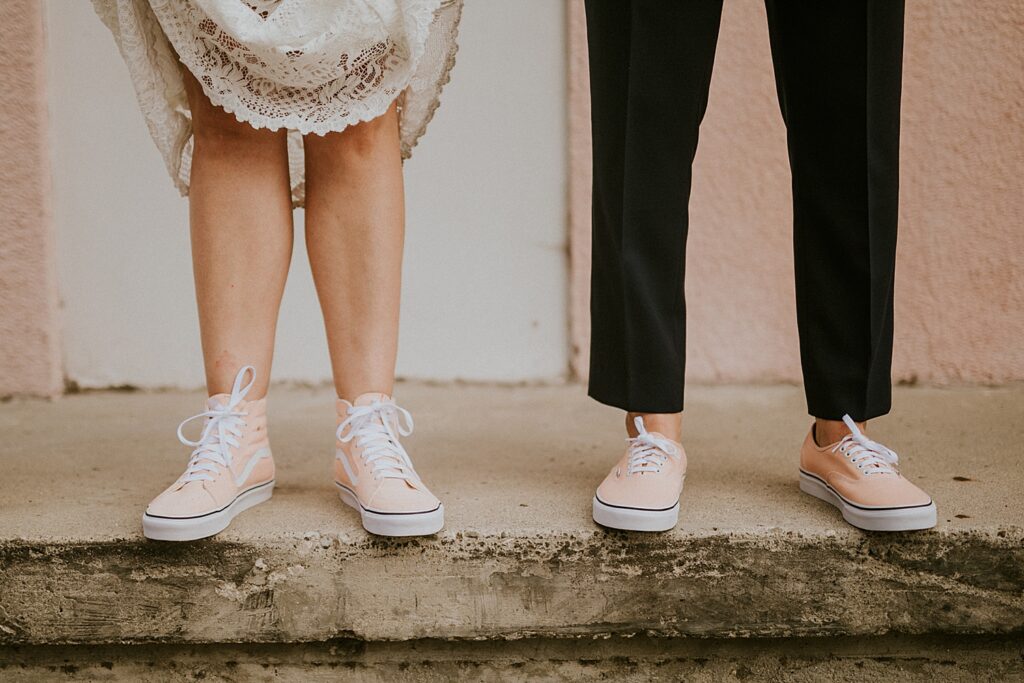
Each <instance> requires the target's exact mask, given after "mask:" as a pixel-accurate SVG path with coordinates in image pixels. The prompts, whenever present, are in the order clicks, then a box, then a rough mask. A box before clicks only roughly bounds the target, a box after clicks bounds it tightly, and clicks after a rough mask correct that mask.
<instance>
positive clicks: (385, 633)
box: [0, 384, 1024, 645]
mask: <svg viewBox="0 0 1024 683" xmlns="http://www.w3.org/2000/svg"><path fill="white" fill-rule="evenodd" d="M398 395H399V398H400V399H401V400H402V402H403V403H404V404H405V405H407V406H408V407H409V408H410V409H411V410H413V412H414V414H415V415H416V419H417V430H418V431H417V434H416V435H415V436H414V437H413V438H412V439H411V440H410V441H409V445H410V449H411V451H412V452H413V454H414V455H415V457H416V461H417V465H418V467H419V469H420V471H421V472H422V473H423V475H424V476H425V477H426V478H427V480H428V481H429V482H430V483H431V484H432V485H433V488H434V489H435V491H437V492H438V493H439V494H440V495H441V496H442V497H443V498H444V501H445V504H446V508H447V511H448V523H447V527H446V529H445V530H444V531H443V532H442V533H441V534H439V535H438V536H436V537H431V538H426V539H420V540H413V541H388V540H382V539H376V538H372V537H369V536H367V535H366V534H364V533H363V532H362V530H361V529H360V528H359V526H358V522H357V520H356V518H355V516H354V514H353V513H351V512H350V511H349V510H348V509H347V508H344V507H343V506H342V505H341V503H340V502H339V501H338V500H337V499H336V498H335V496H334V493H333V491H332V487H331V483H330V479H329V476H328V474H327V473H328V469H329V465H330V461H331V460H330V459H331V454H332V452H333V445H332V439H333V437H332V433H333V421H332V415H331V405H330V401H329V399H330V394H329V392H327V391H324V390H320V389H316V390H313V389H282V388H276V389H275V390H274V392H273V393H272V397H271V416H272V417H271V425H270V429H271V439H272V442H273V444H274V448H275V454H276V458H277V461H278V467H279V488H278V490H277V492H276V493H275V496H274V499H273V500H272V501H271V502H270V503H268V504H266V505H263V506H260V507H259V508H257V509H254V510H253V511H251V512H249V513H247V514H246V515H244V516H243V517H241V518H240V519H239V520H237V522H236V523H235V525H234V526H233V527H232V528H231V529H229V530H228V531H227V532H225V533H224V534H222V535H221V536H220V537H219V538H218V539H216V540H212V541H205V542H199V543H194V544H184V545H175V544H161V543H152V542H146V541H145V540H143V539H141V538H140V535H139V533H140V532H139V519H138V518H139V515H140V513H141V510H142V508H143V506H144V505H145V503H146V501H147V500H148V499H149V498H150V497H151V496H152V495H154V494H155V493H157V492H158V491H159V490H160V489H161V488H162V487H163V486H164V485H166V483H167V482H168V481H170V480H171V479H173V477H174V476H176V475H177V474H178V473H179V471H180V469H181V467H182V466H183V463H184V460H185V458H186V456H187V454H186V452H185V449H184V448H182V447H180V446H178V445H177V444H176V441H175V439H174V437H173V429H174V426H175V423H176V421H177V419H178V418H179V417H185V416H187V415H189V414H191V412H192V411H193V409H195V408H196V407H197V405H198V403H199V401H200V397H199V396H198V395H196V394H180V393H157V394H132V393H99V394H85V395H78V396H71V397H68V398H66V399H64V400H61V401H58V402H55V403H47V402H41V401H13V402H9V403H7V404H5V405H3V406H0V431H2V434H3V443H4V444H5V446H4V448H5V450H4V451H3V453H2V455H0V459H2V462H0V467H2V469H0V471H3V472H4V473H5V476H4V479H3V480H2V481H0V509H2V510H3V515H2V516H0V643H7V644H9V645H18V644H45V643H55V644H62V643H116V642H173V643H204V642H251V641H262V642H285V641H289V642H290V641H310V640H317V641H322V640H328V639H332V638H338V637H351V638H357V639H365V640H402V639H420V638H503V639H515V638H521V637H525V636H544V637H548V636H566V635H594V634H598V635H600V634H616V633H618V634H629V633H643V632H646V633H650V634H656V635H663V636H674V635H700V636H737V635H738V636H772V637H775V636H803V635H806V636H812V635H813V636H821V635H845V634H853V635H875V634H884V633H892V632H896V633H907V634H919V633H945V634H959V633H1019V632H1021V631H1022V630H1024V508H1022V506H1021V505H1020V504H1019V503H1018V501H1017V498H1018V496H1019V495H1020V493H1021V491H1022V490H1024V486H1022V484H1024V471H1022V469H1021V468H1020V466H1019V460H1020V456H1021V446H1020V444H1021V443H1022V437H1024V420H1022V417H1024V387H1022V386H1019V385H1018V386H1013V387H1009V388H976V389H957V390H934V389H917V388H914V389H901V390H899V391H898V392H897V395H896V413H895V415H894V416H893V417H890V418H886V419H884V420H880V421H878V423H877V425H875V426H874V429H873V433H874V435H875V436H876V437H877V438H880V439H882V440H884V441H885V442H887V443H889V444H890V445H892V446H893V447H894V448H896V449H897V450H898V451H900V453H901V454H902V456H903V460H904V462H905V468H904V469H905V472H907V473H908V474H909V475H910V476H912V477H913V478H915V479H916V480H917V481H919V482H921V483H922V484H923V485H924V486H925V487H926V488H928V489H929V490H930V491H931V492H932V494H933V496H934V497H935V499H936V500H937V502H938V505H939V509H940V520H941V521H940V525H939V527H938V529H937V530H935V531H932V532H925V533H917V534H905V535H884V534H865V533H862V532H859V531H856V530H854V529H852V528H849V527H847V526H845V525H844V524H843V523H842V522H841V521H840V518H839V517H838V514H837V513H836V512H835V511H833V510H832V509H831V508H830V507H828V506H825V505H824V504H819V503H818V502H817V501H815V500H813V499H809V498H807V497H806V496H802V495H801V494H800V493H799V492H798V490H797V487H796V477H795V474H796V460H795V452H796V448H797V446H798V444H799V442H800V440H801V438H802V436H803V431H804V429H805V428H806V426H807V419H806V418H805V417H803V413H804V410H803V405H802V399H801V398H800V392H799V390H798V389H796V388H793V387H773V388H768V387H758V388H743V387H730V388H714V389H712V388H694V390H693V391H692V393H691V398H690V403H689V405H688V410H687V417H686V437H685V439H684V440H685V442H686V445H687V448H688V454H689V456H690V462H691V465H690V474H689V477H688V479H687V490H686V494H685V497H684V503H683V513H682V518H683V519H682V522H681V524H680V526H679V528H678V529H676V530H675V531H673V532H670V533H667V534H660V535H643V534H625V533H611V532H606V531H602V530H600V529H598V528H596V527H595V526H594V525H593V523H592V522H591V521H590V518H589V509H590V498H591V495H592V492H593V487H594V486H595V485H596V484H597V482H598V481H600V479H601V477H602V476H603V474H604V472H605V471H606V469H607V467H608V466H609V465H610V463H611V462H612V461H613V460H614V459H615V458H616V457H617V455H618V451H619V448H620V447H621V441H620V439H621V435H620V433H619V430H620V429H621V423H620V420H621V414H620V413H618V412H617V411H614V410H610V409H607V408H603V407H601V406H598V405H596V404H594V403H592V402H590V401H588V400H587V399H585V398H584V396H583V394H582V391H581V389H580V388H579V387H576V386H565V387H523V388H493V387H479V386H454V387H452V386H444V387H435V386H427V385H418V384H412V385H403V386H401V387H400V388H399V391H398ZM172 416H173V417H172Z"/></svg>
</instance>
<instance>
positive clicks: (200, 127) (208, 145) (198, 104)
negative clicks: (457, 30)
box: [185, 70, 285, 153]
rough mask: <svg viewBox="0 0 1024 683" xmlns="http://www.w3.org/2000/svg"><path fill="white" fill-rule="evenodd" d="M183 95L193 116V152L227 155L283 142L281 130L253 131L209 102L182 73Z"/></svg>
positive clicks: (200, 89)
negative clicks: (205, 150) (202, 150)
mask: <svg viewBox="0 0 1024 683" xmlns="http://www.w3.org/2000/svg"><path fill="white" fill-rule="evenodd" d="M185 92H186V94H187V95H188V102H189V109H190V110H191V114H192V135H193V137H194V138H195V145H196V148H197V149H199V148H202V149H207V150H210V149H212V150H214V151H217V152H218V153H227V152H229V151H232V150H238V149H250V150H251V149H252V148H259V147H260V146H272V145H275V144H279V143H280V141H281V140H283V136H284V135H285V132H284V131H283V130H280V131H276V132H272V131H269V130H260V129H256V128H253V127H252V126H251V125H249V124H248V123H244V122H242V121H239V120H238V119H237V118H235V115H234V114H231V113H229V112H227V111H225V110H224V109H223V108H221V107H218V106H216V105H214V104H213V102H211V101H210V99H209V98H208V97H207V96H206V93H204V92H203V89H202V86H201V85H200V84H199V81H197V80H196V79H195V77H194V76H193V75H192V74H191V73H188V71H187V70H186V72H185Z"/></svg>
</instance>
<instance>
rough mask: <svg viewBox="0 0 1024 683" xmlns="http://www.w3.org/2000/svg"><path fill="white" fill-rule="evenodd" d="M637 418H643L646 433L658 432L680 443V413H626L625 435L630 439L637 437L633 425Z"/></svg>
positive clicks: (681, 433)
mask: <svg viewBox="0 0 1024 683" xmlns="http://www.w3.org/2000/svg"><path fill="white" fill-rule="evenodd" d="M637 417H642V418H643V420H644V427H645V428H646V429H647V431H649V432H658V433H659V434H661V435H662V436H665V437H667V438H669V439H672V440H673V441H682V436H683V414H682V413H626V433H627V434H628V435H629V436H630V437H635V436H636V435H637V432H636V426H635V425H634V424H633V420H634V419H635V418H637Z"/></svg>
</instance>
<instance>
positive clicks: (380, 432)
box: [337, 401, 419, 481]
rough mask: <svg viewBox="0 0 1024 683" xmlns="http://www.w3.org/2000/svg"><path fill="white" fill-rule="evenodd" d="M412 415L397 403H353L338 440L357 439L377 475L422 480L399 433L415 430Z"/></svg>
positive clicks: (364, 458)
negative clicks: (359, 404) (400, 439)
mask: <svg viewBox="0 0 1024 683" xmlns="http://www.w3.org/2000/svg"><path fill="white" fill-rule="evenodd" d="M412 427H413V424H412V415H410V414H409V411H408V410H406V409H405V408H399V407H398V406H397V405H395V404H394V403H386V402H383V401H374V402H373V403H370V404H369V405H365V406H352V407H350V408H349V409H348V417H346V418H345V419H344V420H343V421H342V423H341V424H340V425H338V432H337V434H338V440H339V441H341V442H342V443H348V442H349V441H352V440H353V439H354V440H355V444H356V446H358V447H360V448H361V449H362V458H363V462H365V463H366V464H367V465H372V466H373V469H372V470H371V471H372V472H373V478H374V479H404V480H406V481H419V477H418V475H417V474H416V470H415V469H413V466H412V460H411V459H410V458H409V454H408V453H406V452H405V449H404V448H402V444H401V443H400V442H399V440H398V438H399V436H409V435H410V434H412Z"/></svg>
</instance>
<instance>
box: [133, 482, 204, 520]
mask: <svg viewBox="0 0 1024 683" xmlns="http://www.w3.org/2000/svg"><path fill="white" fill-rule="evenodd" d="M218 507H220V506H219V505H218V504H217V500H216V498H215V497H214V496H213V495H212V494H211V493H210V492H209V491H207V490H206V488H205V487H204V486H202V484H201V483H200V482H193V483H190V484H186V485H184V486H177V485H175V486H172V487H171V488H169V489H167V490H166V491H164V492H163V493H161V494H160V495H159V496H157V497H156V498H154V499H153V501H152V502H151V503H150V504H149V506H148V507H147V508H146V514H147V515H151V516H154V517H178V518H184V517H196V516H199V515H204V514H207V513H210V512H213V511H215V510H217V509H218Z"/></svg>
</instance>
